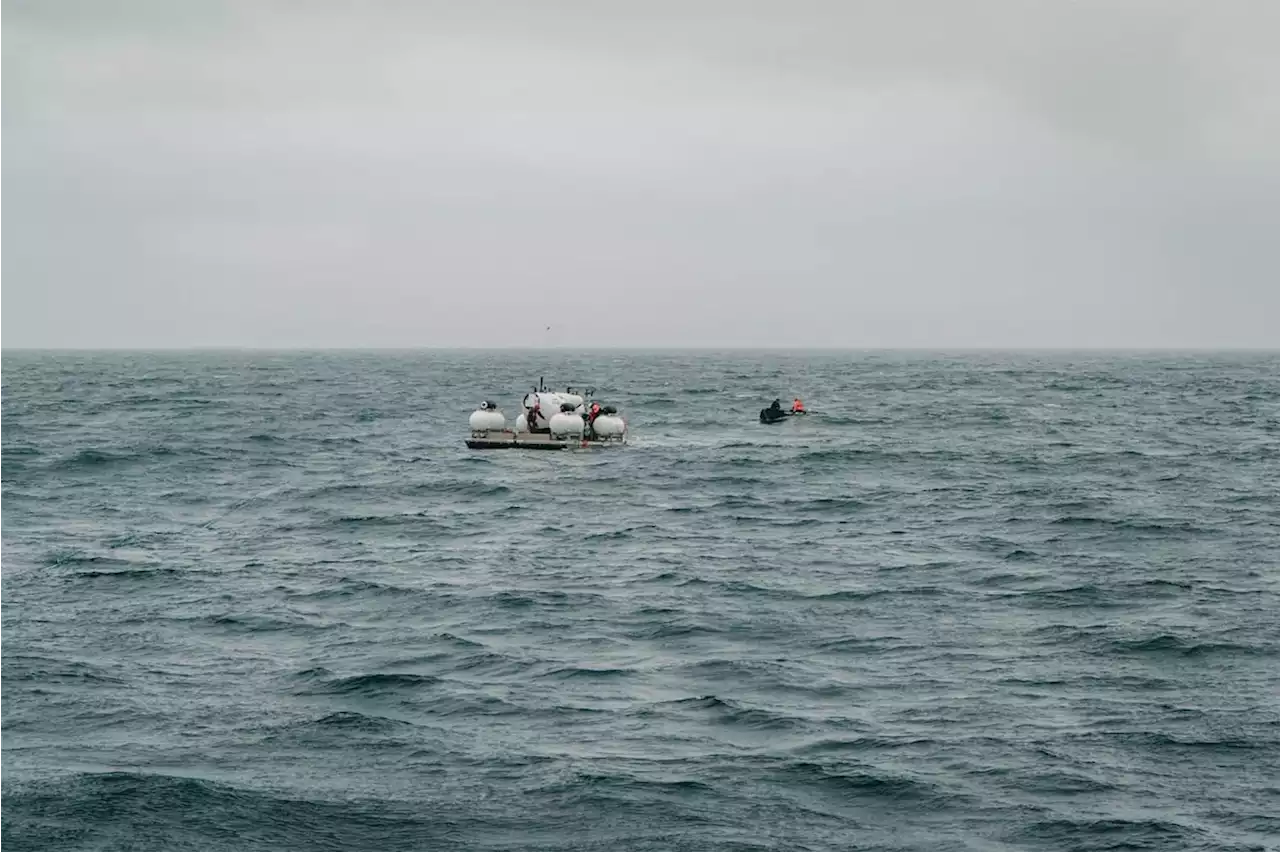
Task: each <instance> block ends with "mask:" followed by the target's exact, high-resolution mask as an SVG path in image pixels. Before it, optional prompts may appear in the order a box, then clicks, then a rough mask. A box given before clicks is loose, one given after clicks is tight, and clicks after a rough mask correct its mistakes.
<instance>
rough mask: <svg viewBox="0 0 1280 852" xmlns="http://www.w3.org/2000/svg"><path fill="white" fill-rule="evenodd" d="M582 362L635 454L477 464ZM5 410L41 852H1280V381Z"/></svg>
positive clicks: (569, 360) (244, 389)
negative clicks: (616, 410) (482, 436)
mask: <svg viewBox="0 0 1280 852" xmlns="http://www.w3.org/2000/svg"><path fill="white" fill-rule="evenodd" d="M539 375H546V376H547V377H548V380H549V381H551V380H552V379H554V380H555V381H556V382H557V383H575V384H580V385H583V384H588V383H594V384H596V385H597V386H598V387H599V388H600V396H601V397H602V398H603V399H605V400H606V401H611V402H616V403H617V404H619V406H620V407H621V408H622V409H623V411H624V412H625V413H626V414H627V415H629V419H630V422H631V427H632V439H633V440H632V444H631V446H629V447H626V448H622V449H620V450H618V451H616V452H600V453H555V454H551V453H533V454H521V453H514V452H502V453H487V454H486V453H477V452H471V451H468V450H466V449H465V448H464V447H463V443H462V442H463V438H464V437H465V431H466V425H465V424H466V418H467V415H468V414H469V412H470V411H471V410H472V409H473V408H474V407H475V404H476V403H478V402H479V401H480V400H482V399H495V400H499V401H501V402H503V403H504V404H505V405H506V406H507V411H508V413H511V412H512V411H513V407H514V405H515V402H516V400H517V399H518V398H519V395H520V394H521V392H522V391H523V390H524V389H525V388H527V387H528V385H529V384H530V383H531V382H533V381H536V379H537V377H538V376H539ZM3 379H4V390H3V393H4V403H3V513H4V514H3V539H4V550H3V559H4V579H3V734H4V740H3V747H4V748H3V770H4V773H3V841H4V843H5V844H6V848H7V849H8V850H10V852H13V850H19V849H63V850H65V849H95V850H98V849H165V850H172V849H201V850H203V849H226V850H236V849H249V848H254V849H257V848H262V849H289V850H294V849H296V850H314V849H333V850H430V849H449V850H455V849H480V850H517V849H518V850H529V849H532V850H552V849H557V850H558V849H565V850H569V849H607V850H610V852H618V851H619V850H641V849H643V850H701V849H717V850H722V849H725V850H732V849H740V850H747V849H750V850H815V852H816V850H847V849H918V850H929V852H939V851H940V850H953V849H955V850H959V849H966V850H1038V849H1061V850H1095V849H1152V850H1157V849H1158V850H1169V849H1197V850H1209V849H1214V850H1217V849H1222V850H1246V849H1268V848H1276V846H1277V837H1280V816H1278V815H1280V356H1277V355H1262V354H1255V355H1249V354H1240V355H1225V354H1224V355H1120V356H1111V355H1075V356H1073V355H1032V354H1004V355H978V354H969V355H956V356H930V355H923V354H919V355H915V354H860V355H815V356H799V355H796V356H785V357H784V356H774V355H770V356H758V357H748V356H742V355H707V354H698V355H676V354H667V355H624V354H597V355H581V356H572V355H567V354H557V353H551V354H548V353H542V354H540V355H520V354H512V353H503V354H493V355H485V354H431V353H417V354H367V355H360V354H306V355H291V354H186V355H142V354H138V355H124V354H113V355H86V354H80V355H35V354H16V353H7V354H5V356H4V363H3ZM797 394H798V395H801V396H803V397H804V398H805V400H806V402H807V403H808V404H809V407H810V408H811V409H812V410H813V411H814V414H813V415H812V416H811V417H810V418H809V419H808V420H806V421H804V422H800V421H795V422H789V423H785V424H782V425H780V426H771V427H764V426H761V425H759V424H758V423H756V422H755V421H756V413H757V411H758V410H759V408H760V407H761V406H762V405H764V404H765V403H767V402H768V401H769V400H770V399H772V398H773V397H774V396H783V397H784V398H785V399H789V398H790V397H791V396H792V395H797Z"/></svg>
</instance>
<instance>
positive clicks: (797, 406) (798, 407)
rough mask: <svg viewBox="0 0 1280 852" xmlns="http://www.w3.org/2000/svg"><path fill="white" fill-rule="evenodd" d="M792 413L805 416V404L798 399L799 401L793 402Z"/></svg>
mask: <svg viewBox="0 0 1280 852" xmlns="http://www.w3.org/2000/svg"><path fill="white" fill-rule="evenodd" d="M791 413H792V414H804V403H803V402H801V401H800V400H798V399H797V400H795V401H793V402H792V403H791Z"/></svg>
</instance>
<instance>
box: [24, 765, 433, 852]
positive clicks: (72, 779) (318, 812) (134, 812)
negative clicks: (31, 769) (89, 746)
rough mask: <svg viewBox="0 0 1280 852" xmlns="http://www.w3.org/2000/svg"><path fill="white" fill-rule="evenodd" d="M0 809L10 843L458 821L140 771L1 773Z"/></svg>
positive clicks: (330, 832) (372, 833)
mask: <svg viewBox="0 0 1280 852" xmlns="http://www.w3.org/2000/svg"><path fill="white" fill-rule="evenodd" d="M6 780H7V779H6ZM4 811H5V812H4V816H5V819H4V839H5V840H6V841H8V842H10V843H14V844H15V845H14V847H13V848H15V849H16V848H18V846H17V845H16V844H19V843H20V844H22V846H23V847H24V848H31V849H66V848H70V847H72V846H76V847H83V848H88V846H92V847H93V848H97V847H98V846H99V844H101V843H103V842H110V840H111V839H112V838H116V839H119V838H129V839H130V841H129V842H130V843H132V842H135V841H136V838H139V837H145V838H146V845H147V846H149V847H154V848H157V849H218V850H221V849H226V850H238V849H244V848H248V847H260V848H268V849H281V850H307V849H364V848H383V849H388V848H397V849H401V848H404V849H407V848H420V847H421V846H422V844H424V843H427V844H429V845H431V844H444V845H448V842H447V839H448V838H449V837H450V836H454V835H456V831H457V825H456V823H455V822H453V821H452V820H451V819H450V818H449V817H448V816H444V815H442V814H440V813H436V812H429V813H423V812H422V811H421V810H420V809H417V808H410V807H405V806H396V805H394V804H391V803H388V802H385V801H378V800H370V799H360V798H359V797H358V796H354V795H348V796H344V797H343V798H341V799H339V800H335V801H327V800H324V799H315V798H297V797H291V796H286V795H281V794H277V793H272V792H267V791H265V790H260V789H256V788H253V787H247V786H240V785H233V784H228V783H223V782H217V781H208V780H204V779H201V778H195V777H183V776H176V775H161V774H152V773H141V772H102V773H76V774H72V775H65V776H62V777H59V778H57V779H54V780H49V781H31V782H20V783H6V789H5V793H4ZM112 845H114V844H112Z"/></svg>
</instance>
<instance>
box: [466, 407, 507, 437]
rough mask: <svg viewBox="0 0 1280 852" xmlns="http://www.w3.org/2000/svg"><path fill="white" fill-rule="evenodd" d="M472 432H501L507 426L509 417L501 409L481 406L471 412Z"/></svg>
mask: <svg viewBox="0 0 1280 852" xmlns="http://www.w3.org/2000/svg"><path fill="white" fill-rule="evenodd" d="M469 422H470V423H471V431H472V432H501V431H502V430H503V429H505V428H507V418H505V417H503V416H502V412H501V411H497V410H496V409H492V408H481V409H479V410H477V411H473V412H471V419H470V421H469Z"/></svg>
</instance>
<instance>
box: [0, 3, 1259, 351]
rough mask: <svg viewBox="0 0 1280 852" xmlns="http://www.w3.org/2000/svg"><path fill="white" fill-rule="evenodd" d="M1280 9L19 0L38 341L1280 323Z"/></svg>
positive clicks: (1202, 328)
mask: <svg viewBox="0 0 1280 852" xmlns="http://www.w3.org/2000/svg"><path fill="white" fill-rule="evenodd" d="M1277 33H1280V2H1276V0H1222V2H1208V0H1186V1H1185V2H1180V0H1143V1H1142V2H1126V0H1073V2H1068V0H1043V2H1037V1H1036V0H965V2H952V0H932V2H918V0H894V2H890V0H881V1H880V2H857V0H831V2H803V0H799V2H797V0H788V1H787V2H784V1H783V0H777V2H772V3H761V2H744V0H724V1H723V2H706V0H681V2H675V1H674V0H672V1H671V2H668V1H667V0H649V1H648V2H643V3H634V2H630V3H612V2H606V0H582V2H557V1H556V0H547V2H520V0H510V2H502V3H499V2H485V0H468V2H464V3H459V2H454V0H449V2H438V3H434V2H423V0H404V2H385V3H378V2H372V1H371V2H343V3H338V2H333V3H324V2H300V0H299V2H293V3H272V2H264V0H244V2H231V3H215V2H208V3H181V2H173V0H152V2H128V1H126V2H112V3H104V2H100V0H81V2H65V0H26V2H11V1H10V0H5V3H4V54H3V61H4V69H3V70H4V77H3V82H4V100H3V112H4V148H5V150H4V154H5V157H4V176H3V177H4V201H5V207H6V212H7V213H8V214H9V215H8V217H7V221H6V222H5V224H6V225H7V227H6V229H5V233H4V237H5V246H4V248H5V251H4V254H3V266H4V269H3V272H4V278H3V285H4V290H3V296H4V308H5V310H4V312H3V323H4V328H3V332H4V335H3V343H4V346H5V347H6V348H9V347H25V346H48V347H64V346H89V347H93V346H104V347H144V346H209V345H229V346H334V347H340V346H460V345H468V346H489V345H491V346H529V345H545V344H555V345H564V346H575V345H580V346H601V345H618V346H668V345H674V346H688V345H709V346H734V345H747V346H753V345H761V344H770V345H775V346H848V347H877V346H926V347H928V346H936V347H951V346H992V347H995V346H1138V347H1145V346H1151V347H1163V346H1175V347H1177V346H1188V347H1190V346H1254V347H1274V346H1280V46H1278V45H1280V41H1278V39H1277V35H1276V34H1277ZM547 325H552V326H554V329H553V331H552V333H551V334H550V335H548V334H547V333H546V332H545V331H544V329H545V327H546V326H547Z"/></svg>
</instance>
